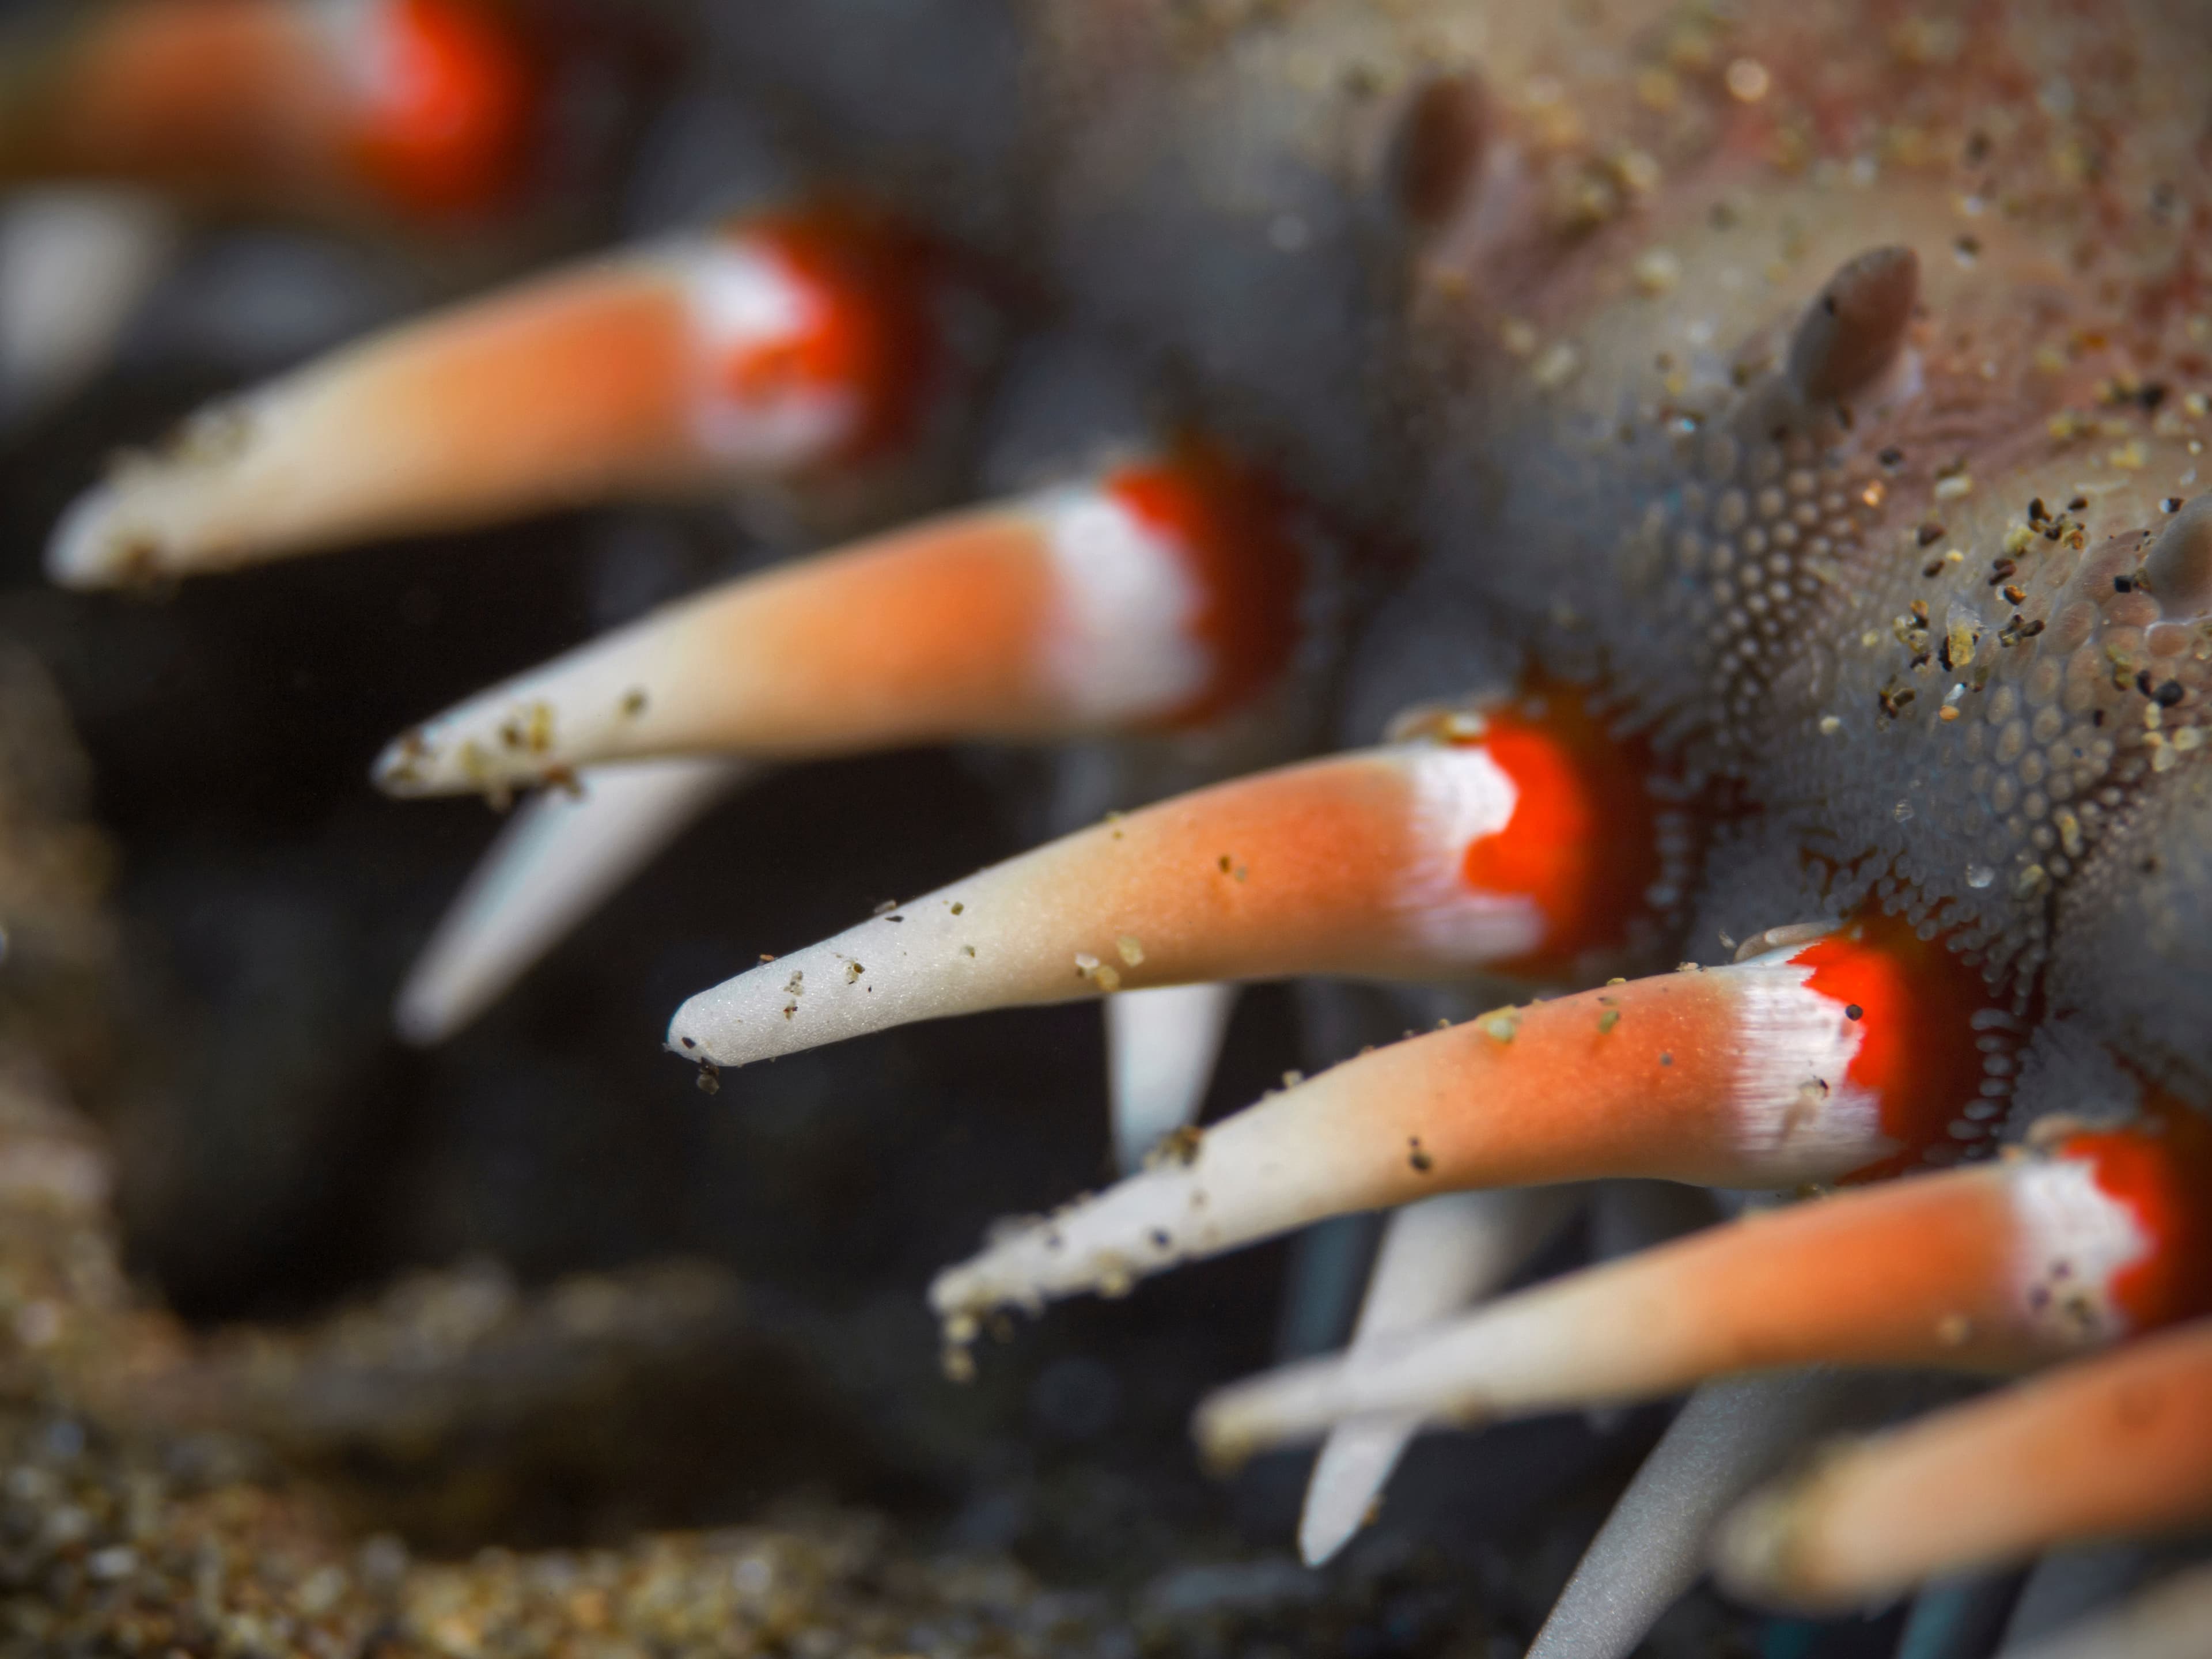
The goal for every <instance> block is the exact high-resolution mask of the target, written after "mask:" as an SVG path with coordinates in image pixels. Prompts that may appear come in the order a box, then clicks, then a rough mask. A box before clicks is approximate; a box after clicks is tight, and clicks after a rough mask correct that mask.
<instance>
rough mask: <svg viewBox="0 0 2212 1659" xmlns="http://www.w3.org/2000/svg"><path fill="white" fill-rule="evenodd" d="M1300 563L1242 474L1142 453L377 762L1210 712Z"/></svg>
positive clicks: (411, 783)
mask: <svg viewBox="0 0 2212 1659" xmlns="http://www.w3.org/2000/svg"><path fill="white" fill-rule="evenodd" d="M1299 570H1300V566H1299V562H1298V559H1297V553H1296V548H1295V544H1294V543H1293V541H1292V540H1291V538H1290V536H1289V535H1288V534H1287V533H1286V531H1285V524H1284V522H1283V520H1282V519H1281V518H1280V516H1279V513H1278V511H1277V504H1276V503H1275V502H1274V501H1273V499H1272V498H1271V497H1270V496H1269V495H1268V493H1267V490H1266V489H1265V487H1264V486H1263V485H1262V484H1261V483H1260V482H1259V481H1258V480H1257V479H1256V478H1255V477H1253V476H1251V475H1249V474H1247V473H1244V472H1243V471H1241V470H1239V469H1237V468H1235V467H1234V466H1232V465H1230V464H1228V463H1226V462H1224V461H1221V460H1219V459H1217V458H1215V457H1213V456H1212V455H1211V453H1206V454H1200V453H1197V452H1191V453H1180V452H1179V453H1176V454H1174V455H1171V456H1170V457H1168V458H1165V459H1154V460H1148V461H1141V462H1133V463H1131V464H1129V465H1122V466H1117V467H1114V468H1111V469H1109V470H1108V471H1105V472H1104V473H1103V475H1101V476H1100V477H1096V478H1094V479H1091V480H1089V481H1086V482H1083V483H1071V484H1066V485H1063V486H1060V487H1059V488H1055V489H1048V490H1045V491H1042V492H1040V493H1038V494H1036V495H1030V496H1024V497H1018V498H1016V499H1015V500H1012V501H1007V502H1004V503H998V504H993V505H989V506H985V507H975V508H970V509H969V510H966V511H963V512H960V513H950V514H946V515H944V516H942V517H939V518H937V519H933V520H925V521H923V522H921V523H920V524H918V525H914V526H908V527H906V528H903V529H901V530H897V531H894V532H890V533H889V534H886V535H884V536H880V537H878V538H873V539H872V540H869V541H866V542H863V543H860V544H856V545H854V546H850V547H847V548H843V549H841V550H836V551H834V552H830V553H826V554H821V555H817V556H814V557H811V558H807V559H803V560H798V561H794V562H791V563H788V564H785V565H781V566H778V567H777V568H774V569H771V570H768V571H764V572H760V573H757V574H751V575H747V576H744V577H741V578H738V580H733V581H731V582H727V583H725V584H723V585H721V586H717V587H714V588H710V589H708V591H707V592H703V593H701V594H696V595H694V596H692V597H690V598H689V599H684V600H683V601H681V602H679V603H678V604H676V605H670V606H667V607H665V608H664V609H663V610H661V611H657V612H655V613H653V615H650V616H648V617H644V618H642V619H641V620H640V621H639V622H636V623H632V624H631V625H630V626H629V627H627V628H624V629H617V631H616V632H614V633H613V634H611V635H608V636H607V637H605V639H602V640H599V641H596V642H594V643H592V644H591V645H588V646H585V647H580V649H578V650H576V651H574V652H571V653H568V655H566V656H564V657H562V658H559V659H556V660H555V661H554V662H552V663H551V664H550V665H546V666H545V667H544V668H541V669H538V670H535V671H532V672H529V673H526V674H523V675H520V676H519V677H517V678H515V679H513V680H511V681H509V682H507V684H505V685H502V686H500V687H498V688H496V689H495V690H490V691H488V692H485V693H483V694H482V695H481V696H477V697H475V698H473V699H471V701H469V702H465V703H463V704H461V705H460V706H459V708H454V709H452V710H450V711H448V712H447V713H446V714H441V715H440V716H438V717H437V718H436V719H435V720H430V721H429V722H428V723H427V724H425V725H423V726H419V727H417V728H416V729H415V730H414V731H412V732H407V733H405V734H404V735H403V736H402V737H400V738H398V739H397V740H396V741H395V742H394V743H393V744H392V745H391V746H390V747H389V748H388V749H387V750H386V752H385V754H384V755H383V756H382V757H380V759H379V761H378V763H377V766H376V779H377V782H378V783H379V785H380V787H383V788H384V789H386V791H387V792H389V793H393V794H398V795H410V796H413V795H434V794H451V793H470V792H475V791H486V792H497V791H500V790H502V789H506V788H511V787H517V786H520V785H526V784H531V783H536V782H539V781H544V780H546V779H547V778H549V777H551V778H558V777H559V776H561V775H563V774H565V773H566V772H567V771H568V770H571V769H575V768H578V767H582V766H590V765H597V764H600V763H605V762H607V761H612V760H627V759H638V758H643V757H653V756H670V755H681V754H726V755H742V756H745V757H751V758H757V759H767V758H817V757H824V756H830V755H842V754H853V753H858V752H862V751H866V750H878V749H886V748H892V747H896V746H897V745H899V744H913V743H927V742H935V741H946V740H959V739H999V740H1006V741H1042V740H1048V739H1053V738H1066V737H1071V736H1074V735H1077V734H1079V733H1085V732H1125V731H1128V730H1131V729H1133V728H1145V727H1156V728H1173V727H1177V726H1188V725H1198V724H1203V723H1204V722H1206V721H1207V720H1212V718H1214V717H1215V716H1216V715H1217V714H1222V713H1225V712H1226V711H1227V710H1229V709H1231V708H1241V707H1243V706H1244V705H1246V704H1247V703H1248V702H1251V701H1252V700H1254V699H1255V698H1258V697H1260V696H1263V695H1264V694H1265V693H1266V692H1267V690H1270V689H1271V688H1272V687H1273V685H1274V684H1276V682H1277V681H1278V679H1279V677H1280V675H1281V673H1282V671H1283V670H1284V669H1285V667H1287V666H1288V665H1289V662H1290V659H1291V653H1292V651H1293V648H1294V647H1295V645H1296V642H1297V604H1298V590H1299V585H1300V577H1299Z"/></svg>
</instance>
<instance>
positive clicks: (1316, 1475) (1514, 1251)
mask: <svg viewBox="0 0 2212 1659" xmlns="http://www.w3.org/2000/svg"><path fill="white" fill-rule="evenodd" d="M1581 1198H1582V1194H1581V1192H1580V1190H1579V1189H1577V1188H1564V1187H1540V1188H1530V1189H1528V1190H1508V1191H1504V1192H1495V1193H1447V1194H1444V1195H1443V1197H1441V1198H1431V1199H1425V1200H1422V1201H1421V1202H1420V1203H1419V1204H1411V1205H1408V1206H1406V1207H1405V1208H1404V1209H1402V1210H1400V1211H1399V1212H1396V1213H1395V1215H1393V1216H1392V1217H1391V1218H1390V1220H1389V1225H1388V1227H1387V1228H1386V1230H1385V1231H1384V1232H1383V1248H1382V1249H1381V1250H1380V1251H1379V1252H1378V1253H1377V1255H1376V1261H1375V1267H1374V1271H1373V1273H1372V1274H1371V1275H1370V1277H1369V1279H1368V1281H1367V1295H1366V1298H1365V1299H1364V1301H1363V1302H1362V1303H1361V1304H1360V1308H1359V1323H1358V1328H1356V1329H1355V1330H1354V1331H1353V1333H1352V1352H1355V1353H1356V1352H1359V1351H1360V1350H1361V1349H1363V1348H1365V1347H1369V1346H1372V1345H1373V1344H1374V1343H1376V1341H1378V1340H1382V1339H1383V1338H1385V1337H1388V1336H1390V1335H1393V1334H1397V1333H1401V1332H1404V1331H1409V1330H1417V1329H1419V1328H1421V1327H1423V1326H1425V1325H1430V1324H1433V1323H1435V1322H1437V1320H1439V1319H1442V1318H1443V1317H1445V1316H1447V1315H1450V1314H1455V1313H1457V1312H1458V1311H1460V1310H1461V1309H1462V1308H1464V1307H1466V1306H1467V1305H1468V1304H1469V1303H1471V1302H1477V1301H1480V1300H1481V1299H1482V1298H1483V1297H1486V1296H1490V1295H1492V1294H1493V1293H1494V1292H1495V1291H1498V1289H1499V1287H1500V1286H1502V1285H1504V1284H1505V1282H1506V1281H1507V1280H1508V1279H1511V1278H1512V1277H1513V1275H1514V1274H1515V1273H1518V1272H1519V1271H1520V1270H1521V1268H1522V1267H1523V1266H1524V1265H1525V1264H1526V1263H1527V1262H1528V1259H1529V1257H1531V1256H1532V1255H1535V1253H1536V1252H1537V1251H1538V1250H1540V1249H1542V1248H1543V1247H1544V1244H1545V1243H1546V1242H1547V1240H1548V1239H1550V1238H1551V1237H1552V1236H1553V1234H1554V1233H1556V1232H1557V1231H1559V1228H1560V1226H1561V1225H1563V1224H1564V1223H1565V1221H1566V1219H1567V1218H1568V1217H1570V1216H1571V1215H1572V1214H1573V1213H1574V1212H1575V1209H1576V1207H1577V1205H1578V1203H1579V1202H1580V1200H1581ZM1419 1430H1420V1423H1419V1419H1412V1418H1401V1419H1384V1420H1379V1421H1375V1422H1369V1423H1354V1424H1346V1425H1343V1426H1341V1427H1340V1428H1338V1429H1336V1430H1335V1431H1334V1432H1333V1433H1331V1434H1330V1436H1329V1437H1328V1443H1327V1444H1325V1445H1324V1446H1323V1447H1322V1450H1321V1455H1320V1457H1319V1458H1318V1459H1316V1461H1315V1463H1314V1468H1313V1474H1312V1475H1311V1476H1310V1477H1309V1479H1308V1480H1307V1482H1306V1501H1305V1507H1304V1512H1303V1513H1302V1514H1301V1515H1300V1516H1299V1518H1298V1553H1300V1554H1301V1555H1302V1556H1304V1559H1305V1563H1306V1565H1308V1566H1310V1567H1311V1566H1319V1565H1322V1563H1323V1562H1325V1561H1327V1560H1328V1559H1329V1558H1330V1557H1332V1556H1334V1554H1335V1553H1337V1552H1338V1551H1339V1550H1340V1549H1342V1548H1343V1547H1345V1545H1346V1544H1347V1543H1349V1542H1350V1541H1352V1536H1353V1534H1356V1533H1357V1532H1358V1530H1359V1528H1361V1527H1363V1526H1364V1525H1366V1523H1367V1518H1368V1516H1369V1514H1370V1511H1371V1510H1372V1509H1373V1507H1374V1505H1375V1504H1376V1502H1377V1501H1378V1499H1379V1498H1380V1497H1381V1495H1382V1492H1383V1486H1384V1484H1385V1483H1386V1482H1388V1481H1389V1479H1390V1474H1391V1471H1392V1470H1394V1469H1395V1468H1397V1467H1398V1460H1399V1459H1400V1458H1401V1456H1403V1455H1404V1454H1405V1450H1406V1447H1407V1443H1409V1442H1411V1441H1412V1439H1413V1437H1414V1435H1415V1434H1417V1433H1419Z"/></svg>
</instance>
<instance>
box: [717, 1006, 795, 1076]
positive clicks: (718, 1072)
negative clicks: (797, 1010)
mask: <svg viewBox="0 0 2212 1659" xmlns="http://www.w3.org/2000/svg"><path fill="white" fill-rule="evenodd" d="M785 1018H790V1016H789V1014H788V1013H787V1014H786V1015H785ZM696 1081H697V1083H698V1085H699V1092H700V1093H701V1094H702V1095H718V1094H720V1093H721V1092H722V1074H721V1073H720V1071H719V1070H718V1069H716V1067H715V1065H714V1061H713V1060H701V1061H700V1062H699V1076H698V1078H697V1079H696Z"/></svg>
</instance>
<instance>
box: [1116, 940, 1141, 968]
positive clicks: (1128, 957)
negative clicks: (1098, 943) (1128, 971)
mask: <svg viewBox="0 0 2212 1659" xmlns="http://www.w3.org/2000/svg"><path fill="white" fill-rule="evenodd" d="M1114 948H1115V951H1119V952H1120V953H1121V962H1122V965H1123V966H1125V967H1129V968H1135V967H1138V966H1140V965H1141V964H1142V963H1143V962H1144V960H1145V947H1144V945H1142V944H1141V943H1140V942H1139V940H1138V939H1136V938H1135V937H1134V936H1133V935H1132V934H1128V933H1124V934H1122V935H1121V938H1119V939H1115V941H1114Z"/></svg>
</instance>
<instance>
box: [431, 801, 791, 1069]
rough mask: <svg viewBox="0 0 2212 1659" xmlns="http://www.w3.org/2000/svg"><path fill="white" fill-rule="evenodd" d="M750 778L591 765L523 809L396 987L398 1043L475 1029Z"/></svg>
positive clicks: (444, 1037)
mask: <svg viewBox="0 0 2212 1659" xmlns="http://www.w3.org/2000/svg"><path fill="white" fill-rule="evenodd" d="M749 770H750V769H749V768H747V767H746V766H745V765H744V763H743V762H739V761H728V760H717V759H706V760H668V761H640V762H637V763H634V764H631V765H626V766H606V767H599V768H595V769H592V771H589V772H586V773H585V774H583V775H582V776H580V778H579V779H578V780H577V783H576V787H575V789H574V791H573V792H571V791H568V790H557V789H556V790H548V791H546V792H545V793H543V794H540V795H538V796H537V797H535V798H534V799H532V800H530V801H529V802H527V803H526V804H525V805H523V806H522V807H521V808H520V810H518V811H517V812H516V813H515V816H514V820H513V823H509V824H508V825H507V828H506V829H504V830H502V831H501V835H500V837H499V839H498V841H496V842H494V843H493V845H492V847H491V848H490V850H489V852H487V853H486V854H484V856H483V860H482V861H481V862H480V863H479V864H478V865H477V868H476V870H475V871H474V872H472V873H471V876H470V878H469V880H468V883H467V884H466V885H465V886H464V887H463V888H462V889H461V890H460V892H459V894H458V895H457V896H455V897H454V900H453V904H452V905H451V907H449V908H448V909H447V912H446V915H445V916H444V918H443V920H441V921H440V922H439V924H438V927H437V930H436V932H435V933H433V934H432V935H431V938H430V942H429V944H428V945H426V946H425V947H424V948H423V951H422V956H421V957H419V958H418V959H417V960H416V963H415V965H414V967H413V968H412V969H410V970H409V972H408V975H407V978H406V980H405V981H404V982H403V983H402V984H401V986H400V987H399V993H398V997H397V999H396V1000H395V1001H394V1004H393V1008H392V1024H393V1025H394V1027H395V1029H396V1030H398V1033H399V1035H400V1036H401V1037H402V1038H404V1040H405V1041H407V1042H411V1043H416V1044H420V1045H428V1044H432V1043H438V1042H445V1041H446V1040H447V1038H448V1037H451V1036H453V1035H454V1034H455V1033H456V1032H458V1031H459V1030H461V1029H462V1028H463V1027H465V1026H466V1025H468V1024H471V1022H472V1021H474V1020H475V1019H476V1018H477V1016H479V1015H480V1014H482V1013H483V1012H484V1011H485V1010H486V1009H487V1008H489V1007H490V1006H491V1005H492V1004H493V1003H495V1002H496V1001H497V1000H499V999H500V998H501V997H502V996H504V995H505V994H507V990H508V989H509V988H510V987H512V986H513V984H514V982H515V981H517V980H519V979H520V978H521V976H522V975H524V974H525V973H526V972H528V971H529V969H531V967H532V965H534V964H535V963H537V962H538V960H539V958H540V957H543V956H544V955H545V953H546V952H547V951H550V950H551V949H552V948H553V946H554V945H557V944H558V943H559V942H560V941H561V940H562V939H564V938H565V937H567V935H568V933H570V932H571V931H572V930H573V929H574V927H576V926H577V924H578V923H580V921H583V919H584V918H585V917H586V916H587V915H590V914H591V913H592V911H593V910H595V909H597V908H599V905H600V904H602V903H603V902H605V900H606V899H607V898H608V897H609V896H611V895H612V894H613V893H614V892H615V891H616V890H617V889H618V888H620V887H621V886H623V884H625V883H627V882H628V881H629V879H630V878H631V877H633V876H635V874H636V873H637V872H639V871H640V870H641V869H643V868H644V867H645V866H646V865H647V864H648V863H650V862H651V861H652V860H653V858H654V857H655V856H656V855H657V854H659V852H660V851H661V849H662V848H665V847H666V846H667V845H668V843H669V842H672V841H673V840H675V839H676V837H677V836H680V835H681V834H683V832H684V830H685V829H688V828H689V827H690V825H691V824H692V823H695V822H696V820H697V819H698V818H700V817H702V816H703V815H704V814H705V813H706V812H708V811H709V810H711V809H712V808H713V806H714V804H715V803H716V802H717V801H719V800H720V799H722V798H723V797H724V796H725V795H726V794H728V793H730V792H731V791H732V790H733V789H735V788H737V787H738V785H739V784H740V783H742V782H743V781H744V780H745V778H746V776H747V775H748V772H749Z"/></svg>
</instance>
